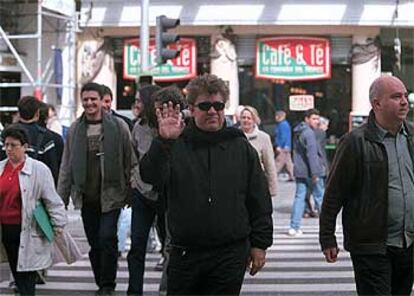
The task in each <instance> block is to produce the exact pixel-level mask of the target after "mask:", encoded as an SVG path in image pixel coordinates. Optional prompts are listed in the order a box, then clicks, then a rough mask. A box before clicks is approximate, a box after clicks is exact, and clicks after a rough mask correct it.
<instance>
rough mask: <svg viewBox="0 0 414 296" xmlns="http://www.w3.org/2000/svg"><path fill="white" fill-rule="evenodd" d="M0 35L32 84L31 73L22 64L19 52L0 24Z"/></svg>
mask: <svg viewBox="0 0 414 296" xmlns="http://www.w3.org/2000/svg"><path fill="white" fill-rule="evenodd" d="M0 36H1V37H2V38H3V40H4V42H6V45H7V46H8V47H9V49H10V51H11V52H12V54H13V55H14V57H15V58H16V60H17V62H18V63H19V65H20V67H22V69H23V72H24V73H25V74H26V76H27V78H28V79H29V80H30V82H31V85H34V83H35V81H34V78H33V77H32V74H30V71H29V69H27V67H26V65H25V64H24V62H23V60H22V59H21V58H20V55H19V53H18V52H17V50H16V49H15V48H14V46H13V44H12V43H11V42H10V40H9V39H8V38H7V35H6V32H4V30H3V28H2V27H1V26H0Z"/></svg>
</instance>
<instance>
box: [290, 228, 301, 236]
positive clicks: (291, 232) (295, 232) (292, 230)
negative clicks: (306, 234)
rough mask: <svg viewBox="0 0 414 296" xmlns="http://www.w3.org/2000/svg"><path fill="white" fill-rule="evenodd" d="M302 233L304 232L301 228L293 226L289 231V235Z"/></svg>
mask: <svg viewBox="0 0 414 296" xmlns="http://www.w3.org/2000/svg"><path fill="white" fill-rule="evenodd" d="M302 234H303V232H302V230H300V229H293V228H291V229H289V231H288V235H289V236H301V235H302Z"/></svg>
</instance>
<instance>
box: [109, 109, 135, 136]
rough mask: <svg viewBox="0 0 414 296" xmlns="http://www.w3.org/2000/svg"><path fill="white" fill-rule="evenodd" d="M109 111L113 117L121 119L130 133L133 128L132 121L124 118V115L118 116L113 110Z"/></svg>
mask: <svg viewBox="0 0 414 296" xmlns="http://www.w3.org/2000/svg"><path fill="white" fill-rule="evenodd" d="M111 111H112V115H113V116H116V117H118V118H121V119H122V120H123V121H124V122H125V123H126V124H127V125H128V128H129V131H130V132H131V131H132V129H133V128H134V124H133V123H132V120H131V119H129V118H128V117H126V116H124V115H121V114H119V113H118V112H116V111H115V110H111Z"/></svg>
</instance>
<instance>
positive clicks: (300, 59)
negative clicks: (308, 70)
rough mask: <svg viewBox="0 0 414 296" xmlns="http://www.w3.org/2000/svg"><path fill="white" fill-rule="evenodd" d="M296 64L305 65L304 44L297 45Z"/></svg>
mask: <svg viewBox="0 0 414 296" xmlns="http://www.w3.org/2000/svg"><path fill="white" fill-rule="evenodd" d="M296 64H297V65H305V64H306V63H305V59H304V58H303V45H302V44H298V45H297V46H296Z"/></svg>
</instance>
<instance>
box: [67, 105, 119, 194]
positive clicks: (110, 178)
mask: <svg viewBox="0 0 414 296" xmlns="http://www.w3.org/2000/svg"><path fill="white" fill-rule="evenodd" d="M102 129H103V135H102V136H103V137H101V141H102V142H103V143H102V142H101V147H102V148H103V151H101V152H103V155H102V156H101V157H103V164H104V165H103V167H104V168H103V170H104V171H103V172H102V173H103V174H102V175H103V187H104V188H106V187H111V186H114V185H115V186H117V185H119V184H120V181H121V178H120V176H121V173H120V172H122V171H121V165H120V164H121V160H120V159H119V157H120V150H119V145H120V143H121V138H120V128H119V124H118V122H117V121H116V118H115V117H114V116H111V115H108V114H105V113H103V114H102ZM86 130H87V123H86V117H85V115H84V114H82V116H81V117H80V118H79V122H78V124H77V126H76V128H75V130H74V133H73V139H72V147H71V150H72V178H73V182H74V185H75V186H76V187H78V188H79V189H80V190H81V191H82V192H83V191H84V189H85V185H86V184H85V183H86V170H87V167H86V163H87V159H86V157H87V152H88V138H87V134H86ZM102 148H101V149H102ZM101 163H102V161H101Z"/></svg>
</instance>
